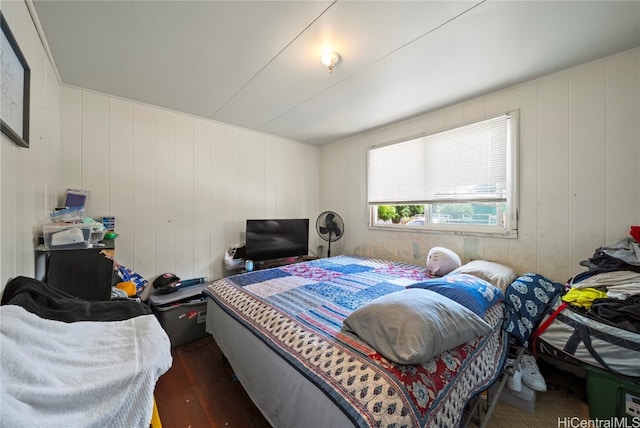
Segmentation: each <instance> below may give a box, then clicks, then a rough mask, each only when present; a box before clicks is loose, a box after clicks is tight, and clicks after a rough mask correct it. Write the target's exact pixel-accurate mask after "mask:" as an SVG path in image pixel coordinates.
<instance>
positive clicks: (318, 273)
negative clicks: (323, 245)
mask: <svg viewBox="0 0 640 428" xmlns="http://www.w3.org/2000/svg"><path fill="white" fill-rule="evenodd" d="M467 279H468V278H467ZM429 281H430V280H429V279H428V278H427V274H426V269H425V268H424V267H419V266H414V265H411V264H406V263H401V262H394V261H385V260H378V259H370V258H364V257H358V256H348V255H345V256H337V257H331V258H325V259H318V260H313V261H307V262H303V263H297V264H291V265H287V266H282V267H278V268H272V269H266V270H259V271H254V272H249V273H244V274H239V275H234V276H231V277H227V278H223V279H220V280H218V281H216V282H214V283H213V284H211V285H210V286H209V287H207V289H206V290H205V294H207V295H208V297H209V299H208V302H207V327H206V328H207V331H208V332H209V333H211V334H212V335H213V337H214V339H215V340H216V342H217V343H218V345H219V347H220V348H221V350H222V352H223V353H224V355H225V357H226V358H227V359H228V360H229V362H230V364H231V366H232V368H233V370H234V372H235V374H236V376H237V377H238V379H239V380H240V382H241V383H242V385H243V387H244V388H245V390H246V391H247V393H248V395H249V396H250V397H251V399H252V400H253V401H254V403H255V404H256V406H257V407H258V408H259V409H260V410H261V412H262V413H263V414H264V416H265V417H266V419H267V420H268V421H269V422H270V423H271V425H273V426H274V427H299V426H319V427H320V426H322V427H338V426H339V427H348V426H356V427H387V426H395V427H402V426H405V427H455V426H460V425H461V423H462V422H463V413H464V410H465V407H466V406H467V405H468V403H469V402H470V401H471V400H472V399H473V398H475V397H477V396H478V395H479V393H480V392H482V391H484V390H486V389H487V388H488V387H489V386H490V385H491V384H492V383H493V382H495V381H496V379H497V378H498V377H499V375H500V372H501V370H502V367H503V365H504V360H505V357H506V354H507V351H508V337H507V334H506V333H504V331H503V328H502V325H503V321H504V305H503V303H502V302H501V301H500V300H501V299H499V298H498V299H493V301H491V304H490V305H488V307H487V308H485V309H486V311H484V312H483V317H482V320H484V322H485V323H486V324H487V325H488V326H489V327H488V330H487V331H486V334H481V335H476V336H474V337H471V338H470V339H468V340H467V341H465V342H464V343H461V344H459V345H457V346H454V347H452V348H451V349H448V348H447V349H446V350H444V351H443V352H439V353H437V355H435V356H434V357H433V358H430V359H429V360H427V361H424V362H420V363H404V364H401V363H399V362H396V361H394V360H392V359H390V358H387V357H385V356H383V355H382V354H381V353H379V352H378V351H376V349H374V347H372V346H371V345H370V343H371V342H366V341H364V340H363V339H362V338H361V337H360V335H359V334H356V332H355V331H354V329H351V326H352V324H353V321H352V318H353V317H354V314H360V313H362V311H364V309H363V308H367V309H368V308H371V307H375V305H374V303H375V302H379V301H382V300H385V299H388V298H391V297H393V296H401V295H403V293H410V292H411V293H418V292H422V293H423V294H422V295H425V296H426V295H427V294H429V296H431V294H433V292H432V291H431V290H429V291H425V290H418V289H420V288H426V287H425V285H426V284H428V283H429ZM429 285H430V286H431V285H432V284H430V283H429ZM445 288H446V287H445ZM458 290H459V289H458V288H456V291H458ZM441 291H442V290H441ZM445 294H446V293H445ZM422 295H421V296H422ZM500 296H501V294H500ZM450 297H452V299H449V298H448V297H445V298H444V300H446V302H445V303H446V305H449V306H451V307H453V306H454V305H455V306H456V308H457V307H458V306H462V305H460V304H459V303H458V302H459V299H458V301H456V296H450ZM411 298H413V295H412V297H411ZM438 299H440V298H438ZM439 302H440V301H439ZM438 305H439V303H438ZM446 305H445V306H446ZM363 320H364V324H365V325H366V323H367V322H369V320H368V319H367V318H363ZM361 321H362V320H361ZM346 325H348V326H349V328H346V327H345V326H346ZM372 329H373V328H372ZM355 330H357V329H355ZM455 330H456V329H449V331H447V332H446V336H453V335H455ZM445 339H446V338H445ZM376 345H377V344H376ZM376 347H377V346H376ZM385 354H386V352H385ZM394 359H395V358H394Z"/></svg>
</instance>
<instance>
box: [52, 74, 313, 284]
mask: <svg viewBox="0 0 640 428" xmlns="http://www.w3.org/2000/svg"><path fill="white" fill-rule="evenodd" d="M61 132H62V153H61V180H60V181H61V189H65V188H82V189H86V190H89V191H90V192H91V195H90V198H89V206H88V209H87V211H88V212H87V214H88V215H89V216H91V217H101V216H103V215H112V216H115V217H116V232H117V233H118V234H119V237H118V238H117V240H116V261H117V262H118V263H120V264H122V265H124V266H126V267H128V268H131V269H133V270H135V271H136V272H139V273H140V274H142V275H143V276H145V277H146V278H148V279H153V278H154V277H155V276H157V275H159V274H162V273H164V272H174V273H176V274H177V275H178V276H180V277H181V278H193V277H199V276H208V277H210V278H218V277H220V276H222V275H223V273H224V272H223V270H222V260H223V256H224V251H225V250H226V248H228V247H229V246H230V245H232V244H235V243H237V242H239V241H242V240H244V228H245V221H246V219H247V218H292V217H306V218H309V219H310V221H311V222H314V221H315V218H316V216H317V215H318V193H319V167H318V165H319V160H318V159H319V149H318V147H316V146H312V145H308V144H303V143H299V142H296V141H291V140H286V139H282V138H277V137H273V136H269V135H266V134H261V133H257V132H251V131H247V130H244V129H240V128H236V127H233V126H229V125H224V124H220V123H216V122H212V121H209V120H205V119H199V118H195V117H192V116H188V115H185V114H181V113H176V112H172V111H168V110H164V109H161V108H157V107H153V106H149V105H144V104H140V103H135V102H131V101H127V100H122V99H119V98H114V97H110V96H108V95H103V94H98V93H94V92H90V91H86V90H81V89H77V88H70V87H63V88H62V129H61ZM316 240H317V236H316V233H315V230H311V231H310V242H311V244H310V247H311V248H312V249H313V248H315V242H316Z"/></svg>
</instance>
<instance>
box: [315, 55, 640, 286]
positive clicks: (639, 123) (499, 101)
mask: <svg viewBox="0 0 640 428" xmlns="http://www.w3.org/2000/svg"><path fill="white" fill-rule="evenodd" d="M512 109H520V156H519V164H520V171H519V172H520V175H519V179H520V200H519V203H520V210H519V217H520V220H519V233H518V235H519V236H518V238H517V239H500V238H485V237H474V236H461V235H441V234H429V233H415V232H406V231H404V232H400V231H399V232H395V231H393V232H389V231H380V230H372V229H370V228H368V222H367V221H368V210H367V208H366V159H367V158H366V149H367V147H369V146H371V145H374V144H380V143H384V142H387V141H393V140H397V139H401V138H406V137H410V136H413V135H417V134H418V133H420V132H423V131H432V132H435V131H438V130H442V129H445V128H448V127H452V126H456V125H459V124H462V123H465V122H469V121H473V120H476V119H483V118H486V117H489V116H492V115H494V114H497V113H501V112H505V111H507V110H512ZM320 165H321V166H320V176H321V177H322V181H321V188H320V195H321V197H320V208H321V209H333V210H336V211H338V212H339V213H340V214H341V215H342V216H343V219H344V220H345V224H346V228H348V232H347V233H346V234H345V237H344V239H342V240H341V241H338V242H337V243H336V244H335V246H334V248H335V253H336V254H338V253H339V252H342V253H356V254H364V255H368V256H375V257H384V258H391V259H396V260H404V261H407V262H413V263H417V264H424V263H425V260H426V255H427V253H428V252H429V249H430V248H431V247H433V246H445V247H448V248H450V249H452V250H454V251H456V252H457V253H458V254H459V255H460V256H461V258H462V259H463V261H465V262H466V261H469V260H471V259H479V258H481V259H487V260H494V261H497V262H501V263H505V264H508V265H510V266H512V267H513V268H514V269H515V270H516V271H518V273H524V272H528V271H534V272H539V273H542V274H543V275H547V276H548V277H550V278H551V279H554V280H557V281H561V282H564V281H566V280H567V279H568V278H569V277H570V276H572V275H574V274H575V273H578V272H580V271H582V270H583V268H582V267H581V266H580V265H579V262H580V261H581V260H584V259H587V258H588V257H590V256H591V255H592V254H593V252H594V250H595V249H596V248H597V247H599V246H602V245H605V244H609V243H613V242H615V241H616V240H617V239H619V238H621V237H623V236H627V235H628V233H629V226H630V225H633V224H636V225H637V224H640V190H639V189H640V167H639V165H640V50H638V49H635V50H632V51H629V52H624V53H621V54H619V55H615V56H612V57H608V58H604V59H601V60H598V61H595V62H591V63H588V64H585V65H582V66H579V67H575V68H571V69H568V70H565V71H562V72H558V73H554V74H552V75H549V76H546V77H544V78H540V79H537V80H533V81H530V82H527V83H525V84H522V85H518V86H516V87H513V88H510V89H508V90H504V91H499V92H495V93H491V94H487V95H485V96H481V97H478V98H474V99H471V100H469V101H466V102H462V103H460V104H457V105H453V106H450V107H448V108H444V109H442V110H439V111H435V112H432V113H429V114H425V115H423V116H420V117H417V118H415V119H412V120H409V121H405V122H402V123H399V124H396V125H393V126H388V127H385V128H381V129H378V130H375V131H372V132H368V133H366V134H361V135H359V136H356V137H353V138H349V139H347V140H343V141H339V142H336V143H333V144H330V145H326V146H323V147H322V148H321V150H320ZM335 189H340V191H339V192H337V191H335Z"/></svg>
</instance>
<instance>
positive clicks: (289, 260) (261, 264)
mask: <svg viewBox="0 0 640 428" xmlns="http://www.w3.org/2000/svg"><path fill="white" fill-rule="evenodd" d="M316 259H317V257H316V256H297V257H283V258H280V259H271V260H260V261H254V262H253V269H254V270H261V269H269V268H274V267H280V266H286V265H292V264H296V263H302V262H308V261H310V260H316Z"/></svg>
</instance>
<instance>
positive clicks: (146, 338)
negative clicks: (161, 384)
mask: <svg viewBox="0 0 640 428" xmlns="http://www.w3.org/2000/svg"><path fill="white" fill-rule="evenodd" d="M0 332H1V336H0V349H1V352H0V358H1V363H0V370H1V372H0V394H1V400H0V421H2V426H6V427H26V426H47V427H71V426H83V427H100V428H102V427H107V426H108V427H149V425H150V423H151V420H152V414H153V410H154V399H153V391H154V388H155V384H156V381H157V380H158V378H159V377H160V376H161V375H162V374H163V373H165V372H166V371H167V370H168V369H169V368H170V367H171V363H172V359H171V345H170V343H169V338H168V337H167V335H166V333H165V332H164V330H163V329H162V327H161V326H160V324H159V323H158V321H157V319H156V318H155V316H154V315H152V314H151V313H150V311H149V310H148V308H147V307H146V306H145V305H143V304H141V303H139V302H136V301H130V300H124V301H107V302H88V301H83V300H80V299H76V298H73V297H71V296H69V295H67V294H66V293H63V292H61V291H59V290H58V289H56V288H54V287H52V286H50V285H47V284H46V283H43V282H40V281H38V280H35V279H32V278H27V277H17V278H14V279H13V280H11V281H10V282H9V283H8V284H7V286H6V287H5V290H4V292H3V295H2V301H1V306H0Z"/></svg>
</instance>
